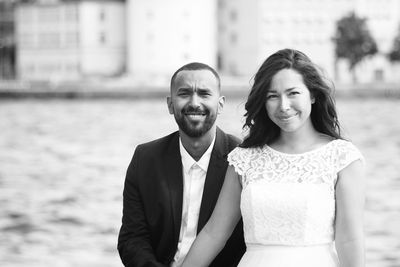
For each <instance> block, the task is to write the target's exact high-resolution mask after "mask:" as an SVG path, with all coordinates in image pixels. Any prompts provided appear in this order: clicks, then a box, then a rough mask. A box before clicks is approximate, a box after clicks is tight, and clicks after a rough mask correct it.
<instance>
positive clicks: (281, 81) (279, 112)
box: [265, 69, 315, 132]
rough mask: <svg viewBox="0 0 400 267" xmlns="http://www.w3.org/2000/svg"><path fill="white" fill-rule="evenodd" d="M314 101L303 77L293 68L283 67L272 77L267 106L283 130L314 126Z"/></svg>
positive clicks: (293, 130) (268, 111)
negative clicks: (311, 118)
mask: <svg viewBox="0 0 400 267" xmlns="http://www.w3.org/2000/svg"><path fill="white" fill-rule="evenodd" d="M314 101H315V100H314V98H313V97H312V96H311V94H310V91H309V90H308V88H307V87H306V85H305V84H304V81H303V77H302V76H301V75H300V74H299V73H298V72H297V71H295V70H293V69H283V70H280V71H279V72H277V73H276V74H275V75H274V76H273V77H272V80H271V84H270V88H269V90H268V92H267V99H266V102H265V108H266V110H267V113H268V117H269V118H270V119H271V120H272V121H273V122H274V123H275V124H276V125H278V126H279V128H280V129H281V131H284V132H296V131H298V130H300V129H302V128H303V127H312V123H311V120H310V114H311V105H312V104H313V103H314Z"/></svg>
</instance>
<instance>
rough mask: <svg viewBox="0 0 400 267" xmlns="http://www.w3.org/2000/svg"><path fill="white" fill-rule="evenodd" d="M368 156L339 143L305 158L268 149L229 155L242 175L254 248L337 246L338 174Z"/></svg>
mask: <svg viewBox="0 0 400 267" xmlns="http://www.w3.org/2000/svg"><path fill="white" fill-rule="evenodd" d="M357 159H361V160H363V157H362V155H361V153H360V152H359V151H358V149H357V148H356V147H355V146H354V145H353V144H352V143H350V142H348V141H344V140H334V141H331V142H330V143H328V144H326V145H324V146H322V147H320V148H317V149H314V150H312V151H309V152H306V153H302V154H286V153H282V152H279V151H276V150H274V149H272V148H271V147H269V146H268V145H265V146H263V147H258V148H240V147H238V148H236V149H234V150H233V151H232V152H231V153H230V154H229V155H228V161H229V163H230V165H233V167H234V168H235V170H236V172H237V173H238V174H239V175H240V176H241V183H242V187H243V190H242V194H241V204H240V206H241V207H240V208H241V212H242V216H243V224H244V234H245V240H246V243H248V244H274V245H314V244H324V243H329V242H332V241H333V238H334V220H335V184H336V180H337V174H338V172H340V171H341V170H342V169H343V168H345V167H346V166H348V165H349V164H350V163H352V162H353V161H355V160H357Z"/></svg>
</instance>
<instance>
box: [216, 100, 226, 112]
mask: <svg viewBox="0 0 400 267" xmlns="http://www.w3.org/2000/svg"><path fill="white" fill-rule="evenodd" d="M224 105H225V96H220V97H219V100H218V110H217V114H220V113H221V112H222V110H223V109H224Z"/></svg>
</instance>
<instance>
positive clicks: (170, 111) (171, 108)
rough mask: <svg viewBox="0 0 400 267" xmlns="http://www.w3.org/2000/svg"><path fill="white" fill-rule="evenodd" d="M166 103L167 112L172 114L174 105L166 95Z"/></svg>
mask: <svg viewBox="0 0 400 267" xmlns="http://www.w3.org/2000/svg"><path fill="white" fill-rule="evenodd" d="M167 105H168V111H169V114H174V106H173V105H172V99H171V97H170V96H167Z"/></svg>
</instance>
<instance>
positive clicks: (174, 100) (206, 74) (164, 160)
mask: <svg viewBox="0 0 400 267" xmlns="http://www.w3.org/2000/svg"><path fill="white" fill-rule="evenodd" d="M220 87H221V85H220V78H219V76H218V74H217V72H216V71H215V70H214V69H212V68H211V67H210V66H208V65H206V64H202V63H189V64H187V65H184V66H183V67H181V68H180V69H178V70H177V71H176V72H175V73H174V75H173V76H172V78H171V89H170V96H169V97H168V98H167V103H168V109H169V113H170V114H173V115H174V117H175V120H176V122H177V124H178V126H179V131H177V132H174V133H172V134H170V135H168V136H165V137H163V138H160V139H157V140H154V141H152V142H149V143H146V144H141V145H138V146H137V148H136V150H135V153H134V155H133V158H132V161H131V163H130V165H129V167H128V170H127V174H126V179H125V188H124V194H123V195H124V204H123V217H122V227H121V230H120V233H119V238H118V251H119V254H120V256H121V259H122V262H123V263H124V264H125V266H134V267H142V266H143V267H144V266H146V267H153V266H159V267H161V266H172V267H176V266H180V265H181V264H182V262H183V259H184V257H185V256H186V254H187V252H188V250H189V248H190V246H191V244H192V243H193V241H194V239H195V237H196V234H197V233H199V232H200V230H201V229H202V228H203V226H204V225H205V223H206V222H207V220H208V219H209V217H210V216H211V214H212V211H213V209H214V206H215V204H216V201H217V199H218V194H219V192H220V189H221V187H222V183H223V181H224V177H225V172H226V169H227V166H228V163H227V161H226V156H227V154H228V153H229V152H230V151H231V150H232V149H233V148H235V147H236V145H237V144H238V142H239V140H238V139H237V138H235V137H233V136H231V135H228V134H225V133H224V132H223V131H222V130H220V129H219V128H218V127H217V126H216V123H215V121H216V118H217V115H218V114H219V113H220V112H221V111H222V108H223V106H224V102H225V98H224V97H223V96H221V95H220V93H221V92H220V90H221V89H220ZM244 250H245V245H244V241H243V229H242V224H241V223H239V224H238V225H237V226H236V229H235V230H234V232H233V234H232V236H231V237H230V239H229V240H228V242H227V243H226V246H225V248H224V249H223V250H222V251H221V253H220V254H219V255H218V256H217V257H216V258H215V260H214V262H213V263H212V264H211V265H210V266H215V267H225V266H236V265H237V263H238V262H239V260H240V258H241V257H242V255H243V253H244Z"/></svg>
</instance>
